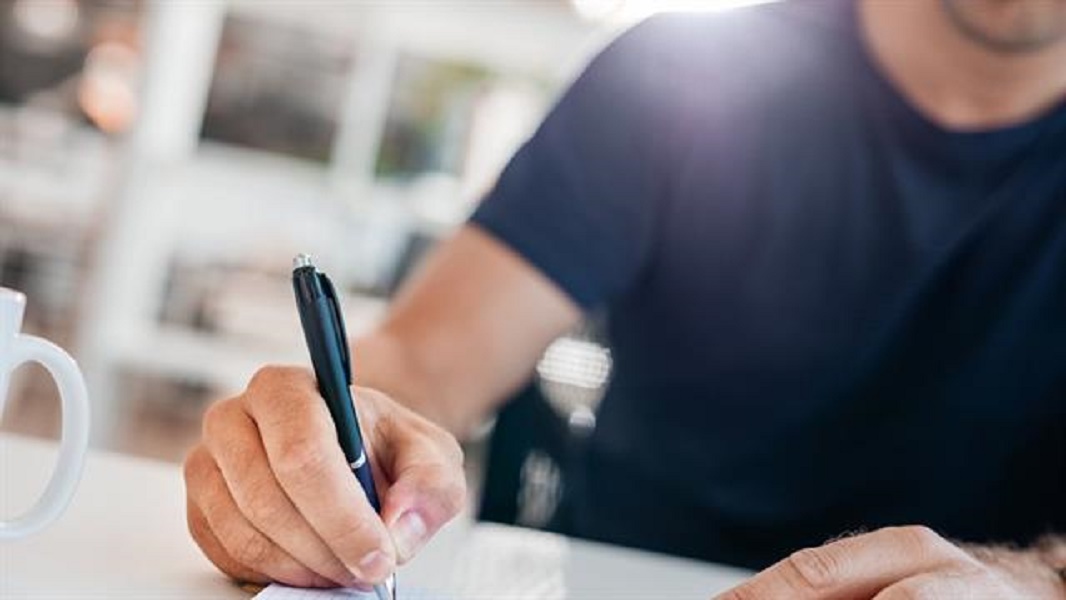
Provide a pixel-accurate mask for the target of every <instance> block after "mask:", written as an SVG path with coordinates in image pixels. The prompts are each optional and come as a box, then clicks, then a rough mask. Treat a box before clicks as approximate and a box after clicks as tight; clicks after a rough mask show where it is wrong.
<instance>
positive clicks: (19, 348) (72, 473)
mask: <svg viewBox="0 0 1066 600" xmlns="http://www.w3.org/2000/svg"><path fill="white" fill-rule="evenodd" d="M25 309H26V296H24V295H22V294H21V293H19V292H16V291H15V290H9V289H7V288H2V287H0V416H3V412H4V400H5V399H6V397H7V388H8V384H9V383H10V380H11V373H12V372H13V371H14V370H15V368H16V367H18V366H19V365H21V364H23V363H27V362H37V363H40V364H41V365H43V366H44V368H45V369H47V370H48V372H49V373H50V374H51V375H52V378H53V379H54V380H55V382H56V388H58V390H59V396H60V399H61V400H62V407H63V433H62V439H61V440H60V442H59V459H58V463H57V464H56V468H55V471H54V472H53V473H52V479H51V480H49V482H48V486H47V487H46V488H45V490H44V495H43V496H41V498H40V499H39V500H38V501H37V503H36V504H35V505H34V506H33V507H32V508H30V509H29V511H27V512H26V513H24V514H22V515H20V516H18V517H17V518H15V520H13V521H0V541H3V540H13V539H17V538H21V537H25V536H28V535H30V534H33V533H36V532H38V531H40V530H41V529H43V528H45V527H47V526H48V525H49V524H50V523H52V522H53V521H55V520H56V519H57V518H59V515H61V514H63V510H64V509H66V507H67V505H68V504H69V503H70V500H71V498H72V497H73V496H74V490H75V488H77V486H78V480H79V479H81V469H82V465H83V464H84V462H85V453H86V450H87V449H88V446H89V395H88V393H87V392H86V390H85V380H84V379H83V378H82V376H81V371H79V370H78V365H77V363H75V362H74V359H73V358H71V357H70V355H69V354H67V353H66V352H64V351H63V349H62V348H60V347H59V346H56V345H55V344H53V343H52V342H49V341H47V340H43V339H41V338H39V337H34V336H32V335H25V334H23V333H20V332H21V330H22V314H23V312H25ZM6 485H10V483H7V482H5V483H3V484H0V487H3V486H6Z"/></svg>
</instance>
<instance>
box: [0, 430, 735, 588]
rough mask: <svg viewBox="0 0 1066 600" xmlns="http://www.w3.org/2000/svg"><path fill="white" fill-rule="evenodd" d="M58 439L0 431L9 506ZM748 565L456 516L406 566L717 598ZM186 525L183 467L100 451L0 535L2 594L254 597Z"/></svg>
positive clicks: (485, 578)
mask: <svg viewBox="0 0 1066 600" xmlns="http://www.w3.org/2000/svg"><path fill="white" fill-rule="evenodd" d="M54 457H55V446H54V444H52V443H49V442H44V441H38V440H33V439H30V438H25V437H18V436H12V435H0V515H2V516H3V517H11V516H12V515H14V514H16V513H18V512H21V511H22V510H23V509H24V508H25V507H27V506H28V505H29V503H30V502H31V501H32V500H33V498H34V497H36V494H37V493H38V492H39V490H40V489H42V487H43V485H44V482H45V480H46V479H47V477H48V474H49V473H50V472H51V468H52V461H53V459H54ZM745 575H746V573H745V572H743V571H740V570H737V569H731V568H726V567H720V566H715V565H709V564H704V563H699V562H695V561H688V560H681V559H676V558H670V557H665V556H661V555H656V554H650V553H645V552H638V551H633V550H628V549H620V548H615V547H611V546H606V545H602V544H595V543H589V542H584V541H578V540H572V539H569V538H565V537H561V536H557V535H552V534H546V533H541V532H534V531H529V530H524V529H518V528H512V527H504V526H496V525H485V524H473V523H472V522H471V521H470V519H469V518H462V519H458V520H457V521H456V522H455V523H453V524H452V525H449V526H448V527H447V528H446V529H445V530H444V531H443V532H442V533H441V534H440V535H438V536H437V538H435V539H434V540H433V541H432V542H431V543H430V544H429V545H428V546H427V547H426V549H425V550H424V551H423V552H422V554H420V555H419V557H418V558H416V559H415V560H414V561H412V563H411V564H410V565H408V566H405V567H404V568H403V569H402V570H401V571H400V573H399V581H400V585H410V586H417V587H420V588H423V589H428V590H433V591H438V592H440V593H441V594H442V595H443V596H445V597H449V598H455V599H456V600H463V599H475V598H476V599H479V600H480V599H487V598H491V599H493V600H505V599H509V598H515V599H518V598H521V599H528V600H539V599H569V598H581V599H584V598H588V599H599V598H604V599H606V598H612V599H615V598H629V599H634V600H635V599H638V598H639V599H648V598H658V599H663V600H673V599H675V598H676V599H682V598H708V597H709V596H711V595H712V594H713V593H714V592H716V591H719V590H722V589H725V588H727V587H729V586H731V585H733V584H735V583H736V582H738V581H740V580H741V579H742V578H743V577H744V576H745ZM249 595H250V594H249V593H247V592H245V591H243V590H241V589H240V588H238V587H236V586H235V585H233V584H232V583H230V582H229V581H227V580H226V579H225V578H224V577H222V576H221V575H220V574H219V573H217V572H216V571H215V570H214V568H213V567H212V566H211V564H210V563H209V562H208V561H207V560H206V559H205V558H204V557H203V556H202V555H201V554H200V552H199V550H198V549H197V548H196V545H195V544H194V543H193V542H192V540H191V538H190V537H189V535H188V533H187V531H186V529H185V492H184V488H183V483H182V478H181V473H180V469H178V467H176V466H175V465H170V464H164V463H157V462H151V461H146V460H141V459H135V458H130V457H126V456H120V455H116V454H110V453H105V452H97V451H93V452H92V453H91V454H90V456H89V458H88V460H87V462H86V468H85V473H84V477H83V479H82V483H81V487H80V488H79V490H78V493H77V495H76V496H75V498H74V502H73V503H72V505H71V507H70V509H69V510H68V511H67V513H66V514H64V515H63V517H62V518H61V519H60V520H59V521H58V522H56V523H55V524H54V525H52V526H51V527H50V528H49V529H47V530H46V531H44V532H43V533H41V534H38V535H37V536H35V537H31V538H29V539H24V540H19V541H15V542H0V598H3V599H4V600H8V599H14V598H49V599H52V598H109V599H110V598H114V599H121V598H137V599H154V598H174V599H178V598H181V599H183V600H186V599H194V598H220V599H228V598H232V599H235V600H238V599H246V598H248V596H249Z"/></svg>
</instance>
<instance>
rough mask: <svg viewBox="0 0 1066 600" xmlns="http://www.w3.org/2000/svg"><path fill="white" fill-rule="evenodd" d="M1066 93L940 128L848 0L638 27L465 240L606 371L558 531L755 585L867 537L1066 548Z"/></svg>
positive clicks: (580, 86)
mask: <svg viewBox="0 0 1066 600" xmlns="http://www.w3.org/2000/svg"><path fill="white" fill-rule="evenodd" d="M1064 211H1066V102H1063V103H1060V104H1059V105H1058V106H1057V107H1055V108H1053V109H1051V110H1049V111H1048V112H1046V113H1045V114H1043V115H1042V116H1040V117H1038V118H1036V119H1034V120H1032V121H1030V122H1027V123H1023V124H1018V125H1015V126H1010V127H1004V128H999V129H992V130H986V131H966V132H958V131H951V130H947V129H945V128H943V127H941V126H939V125H937V124H936V123H934V122H932V121H930V120H929V119H928V118H926V117H924V116H923V115H922V114H921V113H920V112H918V111H917V110H916V109H915V108H914V107H913V106H912V105H910V104H909V103H908V101H907V100H906V99H905V98H904V97H902V96H901V95H900V93H899V91H898V90H897V89H895V88H894V87H893V85H892V84H891V83H890V82H889V80H888V79H887V78H886V76H885V75H884V74H883V73H882V72H881V71H879V67H878V66H877V65H876V64H875V63H874V61H873V58H872V56H871V55H869V54H868V53H867V50H866V49H865V46H864V42H863V40H862V34H861V33H860V31H859V28H858V25H857V21H856V13H855V10H854V7H853V5H852V4H851V3H850V2H841V1H818V2H815V1H807V2H796V3H783V4H776V5H766V6H761V7H757V8H750V9H744V10H737V11H733V12H728V13H719V14H713V13H712V14H705V15H700V16H694V15H673V16H666V17H657V18H653V19H652V20H650V21H647V22H645V23H642V24H640V25H638V26H636V27H635V28H633V29H632V30H630V31H629V32H627V33H626V34H624V35H623V36H622V37H621V38H620V39H618V40H617V41H616V42H615V43H613V44H612V45H611V46H610V47H608V48H607V49H606V50H605V51H604V52H603V53H602V54H601V55H600V56H599V57H597V58H596V59H595V60H594V61H593V62H592V64H591V65H590V66H589V67H588V69H587V70H586V72H585V73H584V74H583V75H582V76H581V77H580V78H579V79H578V80H577V81H576V82H575V83H574V85H573V86H572V87H571V89H570V90H569V91H568V92H567V93H566V94H565V95H564V96H563V98H562V99H561V100H560V102H559V103H558V104H557V105H556V106H555V108H554V109H553V110H552V111H551V113H550V115H549V116H548V117H547V119H546V120H545V122H544V123H543V125H542V126H541V127H540V128H539V130H538V131H537V132H536V134H535V135H534V137H533V138H532V139H531V140H530V141H529V142H528V143H527V144H526V145H525V146H524V147H523V148H522V149H521V150H520V151H519V152H518V153H517V155H516V156H515V157H514V159H513V160H512V161H511V163H510V165H509V166H508V167H507V169H506V170H505V172H504V173H503V175H502V176H501V178H500V180H499V182H498V184H497V186H496V187H495V189H494V190H493V191H492V193H491V194H490V195H489V196H488V197H487V199H486V200H485V201H484V203H483V204H482V205H481V206H480V208H479V209H478V210H477V212H476V213H475V215H474V217H473V219H472V222H473V223H475V224H477V225H478V226H480V227H482V228H483V229H485V230H487V231H488V232H490V233H491V234H493V235H494V236H496V237H498V238H499V239H500V240H502V241H503V242H504V243H506V244H507V245H509V246H510V247H512V248H514V249H515V250H516V251H517V252H518V253H519V254H521V255H522V256H524V257H525V258H526V259H527V260H528V261H529V262H530V263H532V264H533V265H535V266H536V267H537V268H539V269H540V270H542V271H543V272H544V273H545V274H546V275H547V276H548V277H549V278H550V279H551V280H552V281H553V282H555V283H556V284H557V285H558V286H559V287H560V288H561V289H562V290H564V291H565V292H566V293H567V294H569V296H570V297H572V298H573V299H574V300H575V301H576V302H577V303H578V304H579V305H580V306H581V307H583V308H585V309H588V310H594V309H605V310H606V311H607V313H608V315H609V317H608V321H609V327H608V329H609V337H610V344H611V348H612V353H613V358H614V366H615V373H614V377H613V380H612V381H611V383H610V387H609V390H608V392H607V395H606V397H605V399H604V401H603V403H602V405H601V406H600V408H599V412H598V421H597V428H596V430H595V433H594V434H593V438H592V440H591V442H590V444H589V447H588V449H587V452H586V454H585V455H584V456H582V458H581V460H580V464H579V465H576V467H575V470H574V472H573V473H574V476H573V477H571V479H570V487H569V493H570V494H571V498H570V499H569V500H570V503H571V505H572V515H571V516H572V520H573V524H572V527H573V533H575V534H577V535H581V536H586V537H590V538H594V539H599V540H604V541H608V542H615V543H622V544H628V545H634V546H639V547H644V548H649V549H653V550H661V551H666V552H673V553H678V554H684V555H689V556H694V557H699V558H704V559H708V560H713V561H723V562H728V563H733V564H737V565H743V566H747V567H762V566H765V565H767V564H769V563H770V562H772V561H774V560H776V559H779V558H781V557H782V556H783V555H785V554H787V553H788V552H789V551H792V550H795V549H797V548H800V547H804V546H810V545H816V544H819V543H822V542H824V541H825V540H826V539H827V538H829V537H831V536H835V535H838V534H840V533H843V532H846V531H852V530H856V529H860V528H867V529H872V528H876V527H880V526H885V525H892V524H912V523H920V524H926V525H929V526H931V527H933V528H935V529H937V530H938V531H940V532H941V533H942V534H944V535H948V536H951V537H954V538H957V539H963V540H970V541H990V540H995V541H1014V542H1019V543H1025V542H1027V541H1030V540H1031V539H1032V538H1033V537H1035V536H1038V535H1040V534H1043V533H1047V532H1051V531H1059V532H1064V531H1066V395H1064V394H1066V386H1064V383H1066V380H1064V376H1066V212H1064Z"/></svg>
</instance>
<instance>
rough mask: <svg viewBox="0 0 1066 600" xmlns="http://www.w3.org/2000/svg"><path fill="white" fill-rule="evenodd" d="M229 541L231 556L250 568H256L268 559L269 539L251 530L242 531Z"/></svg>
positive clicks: (269, 553) (269, 551)
mask: <svg viewBox="0 0 1066 600" xmlns="http://www.w3.org/2000/svg"><path fill="white" fill-rule="evenodd" d="M231 543H232V546H233V558H235V559H237V561H239V562H241V563H242V564H244V565H246V566H248V567H250V568H252V569H258V568H259V567H261V566H262V565H264V564H266V563H267V561H268V560H269V559H270V555H271V544H270V541H269V540H267V538H265V537H264V536H262V535H260V534H259V533H257V532H255V531H253V530H248V531H246V532H244V533H242V534H241V535H240V536H239V537H238V539H236V540H233V541H232V542H231Z"/></svg>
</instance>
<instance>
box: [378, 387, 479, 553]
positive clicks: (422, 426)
mask: <svg viewBox="0 0 1066 600" xmlns="http://www.w3.org/2000/svg"><path fill="white" fill-rule="evenodd" d="M359 394H360V397H361V398H362V399H365V400H366V401H367V402H368V403H372V402H373V401H374V397H373V394H374V392H372V391H370V390H359ZM401 414H402V413H401ZM374 435H375V436H376V437H377V438H378V439H376V440H375V441H377V442H378V446H379V447H382V448H388V449H389V451H388V452H385V453H382V454H381V455H379V458H381V459H382V460H383V461H384V467H385V469H386V470H387V471H388V472H389V474H390V475H391V477H392V485H391V487H390V488H389V491H388V494H387V495H386V496H385V498H384V506H383V507H382V518H383V519H384V520H385V523H386V524H387V525H388V528H389V534H390V535H391V536H392V540H393V544H394V545H395V547H396V552H397V559H398V560H399V561H400V562H401V563H402V562H406V561H408V560H410V559H411V558H412V557H413V556H414V555H415V554H416V553H417V552H418V551H419V550H420V549H421V548H422V546H423V545H425V543H426V541H428V540H429V538H430V537H431V536H432V535H433V534H434V533H436V532H437V530H439V529H440V528H441V527H443V526H444V524H445V523H447V522H448V521H450V520H451V519H452V518H453V517H455V516H456V515H457V514H458V513H459V512H460V511H461V510H462V509H463V506H464V505H465V502H466V478H465V475H464V473H463V453H462V450H461V449H460V448H459V444H458V443H457V442H456V441H455V438H453V437H451V436H449V435H448V434H447V433H444V432H443V431H441V430H439V429H437V428H435V427H432V426H431V425H429V424H428V423H424V422H422V421H420V420H417V419H411V420H407V419H404V420H403V421H402V422H401V421H399V420H397V417H396V416H388V415H383V416H381V417H380V418H379V419H378V420H377V426H376V427H375V430H374Z"/></svg>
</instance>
